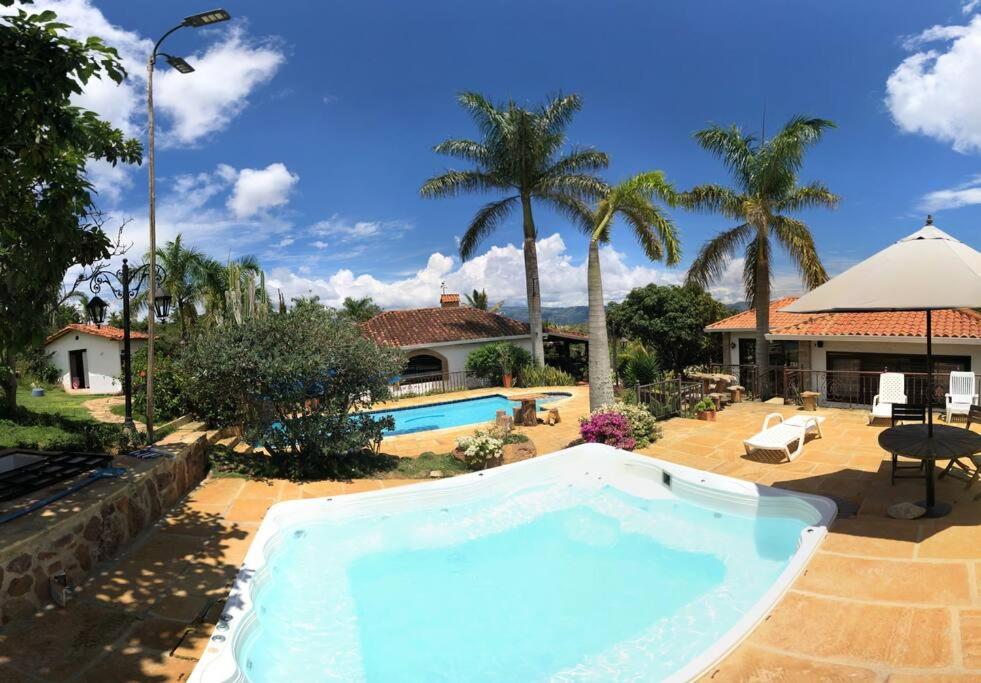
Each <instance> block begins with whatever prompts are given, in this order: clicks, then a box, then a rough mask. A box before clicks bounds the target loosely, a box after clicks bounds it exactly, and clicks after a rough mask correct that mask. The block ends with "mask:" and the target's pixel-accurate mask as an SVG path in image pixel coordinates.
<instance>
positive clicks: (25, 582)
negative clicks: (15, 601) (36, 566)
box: [7, 574, 34, 598]
mask: <svg viewBox="0 0 981 683" xmlns="http://www.w3.org/2000/svg"><path fill="white" fill-rule="evenodd" d="M33 585H34V577H33V576H31V575H30V574H26V575H24V576H18V577H17V578H16V579H14V580H13V581H11V582H10V585H9V586H7V595H9V596H10V597H12V598H16V597H18V596H20V595H24V593H26V592H27V591H29V590H31V586H33Z"/></svg>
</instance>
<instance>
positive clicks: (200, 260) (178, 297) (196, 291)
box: [143, 233, 206, 339]
mask: <svg viewBox="0 0 981 683" xmlns="http://www.w3.org/2000/svg"><path fill="white" fill-rule="evenodd" d="M146 258H147V260H149V254H148V255H147V257H146ZM205 262H206V257H205V255H204V254H203V253H201V252H200V251H199V250H197V249H195V248H194V247H185V246H184V240H183V237H182V236H181V234H180V233H178V234H177V236H176V237H175V238H174V239H173V240H172V241H170V242H167V243H166V244H165V245H164V246H163V247H158V248H157V263H159V264H160V265H161V267H162V268H163V269H164V272H165V274H166V276H165V277H164V279H163V281H162V282H160V283H159V285H158V286H159V287H160V288H161V289H164V290H166V291H167V293H168V294H170V296H171V297H173V299H172V301H173V304H172V305H173V310H174V314H175V315H176V316H177V323H178V325H179V327H180V334H181V339H186V338H187V328H188V323H193V322H194V321H195V320H196V319H197V317H198V311H197V308H196V306H195V303H196V302H197V300H198V298H199V297H200V295H201V292H202V290H203V283H204V273H205V267H204V264H205ZM144 299H145V297H144ZM145 303H146V302H145V301H144V302H143V304H144V305H145Z"/></svg>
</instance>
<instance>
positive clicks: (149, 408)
mask: <svg viewBox="0 0 981 683" xmlns="http://www.w3.org/2000/svg"><path fill="white" fill-rule="evenodd" d="M231 18H232V16H231V15H230V14H229V13H228V12H226V11H225V10H223V9H214V10H210V11H208V12H201V13H200V14H192V15H191V16H189V17H184V21H182V22H181V23H180V24H178V25H177V26H175V27H174V28H172V29H170V30H169V31H167V32H166V33H164V34H163V35H162V36H161V37H160V40H158V41H157V42H156V44H155V45H154V46H153V52H151V53H150V57H149V58H148V59H147V63H146V71H147V79H146V108H147V124H148V125H147V166H148V167H149V172H150V268H149V273H150V300H151V301H154V302H156V297H157V278H156V266H157V215H156V204H157V195H156V176H155V171H154V158H153V147H154V145H153V143H154V140H153V67H154V65H155V64H156V63H157V55H158V54H160V55H163V57H164V59H166V60H167V63H168V64H169V65H170V66H171V67H173V68H174V69H175V70H176V71H177V72H178V73H182V74H189V73H192V72H193V71H194V67H192V66H191V65H190V64H188V63H187V62H186V61H185V60H184V59H183V58H181V57H175V56H174V55H168V54H165V53H162V52H160V45H161V44H162V43H163V42H164V40H166V38H167V36H169V35H170V34H171V33H173V32H174V31H177V30H179V29H182V28H185V27H190V28H200V27H201V26H210V25H211V24H217V23H219V22H222V21H228V20H229V19H231ZM154 308H155V306H151V307H150V312H149V316H148V317H147V322H148V326H147V328H148V329H147V334H148V335H149V338H148V340H147V349H146V438H147V443H149V444H150V445H152V444H153V331H154V317H155V315H154V314H155V313H156V311H154Z"/></svg>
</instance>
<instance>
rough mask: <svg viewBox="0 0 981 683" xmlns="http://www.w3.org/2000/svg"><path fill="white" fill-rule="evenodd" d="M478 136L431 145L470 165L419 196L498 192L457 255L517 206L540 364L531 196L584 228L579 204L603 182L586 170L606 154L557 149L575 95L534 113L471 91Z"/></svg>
mask: <svg viewBox="0 0 981 683" xmlns="http://www.w3.org/2000/svg"><path fill="white" fill-rule="evenodd" d="M459 101H460V104H461V105H462V106H463V108H464V109H466V110H467V112H468V113H469V114H470V116H471V118H472V119H473V121H474V123H475V124H476V125H477V128H478V129H479V130H480V133H481V136H482V137H481V140H480V141H475V140H467V139H463V140H459V139H450V140H446V141H445V142H442V143H440V144H438V145H436V147H435V148H434V151H436V152H438V153H440V154H446V155H448V156H451V157H454V158H456V159H460V160H462V161H466V162H469V163H472V164H473V165H474V166H475V168H473V169H470V170H466V171H456V170H451V171H447V172H446V173H443V174H442V175H438V176H435V177H433V178H430V179H429V180H428V181H426V183H425V184H424V185H423V186H422V188H421V190H420V193H421V194H422V196H423V197H455V196H458V195H461V194H464V193H473V192H484V193H504V194H505V196H504V197H503V198H501V199H496V200H494V201H492V202H490V203H488V204H485V205H484V206H483V207H482V208H481V209H480V210H479V211H477V213H476V214H475V215H474V217H473V219H472V220H471V221H470V225H469V227H468V228H467V231H466V232H465V233H464V235H463V239H462V240H461V242H460V258H462V259H464V260H467V259H469V258H470V257H471V256H473V255H474V253H475V251H476V249H477V247H478V246H479V245H480V243H481V242H482V241H483V240H484V239H485V238H486V237H488V236H489V235H490V234H491V233H493V232H494V231H495V230H496V229H497V228H498V227H499V226H500V225H501V223H502V222H503V221H504V220H505V219H506V218H507V217H508V216H510V215H511V214H512V213H513V212H514V211H516V210H518V209H519V208H520V210H521V215H522V234H523V237H524V244H523V247H524V258H525V290H526V292H527V298H528V322H529V326H530V329H531V338H532V357H533V359H534V362H535V364H536V365H542V364H543V363H544V362H545V353H544V346H543V338H542V304H541V291H540V290H539V286H538V283H539V278H538V253H537V250H536V246H535V240H536V239H537V237H538V231H537V228H536V227H535V219H534V216H533V214H532V200H535V201H536V202H539V203H541V204H545V205H546V206H549V207H551V208H553V209H555V210H557V211H559V212H560V213H562V214H563V215H565V216H567V217H569V218H570V219H572V220H573V222H575V223H577V224H579V225H583V226H586V225H588V224H589V215H588V213H586V214H584V213H582V211H581V210H580V208H581V206H582V204H581V202H576V201H574V200H586V201H591V200H594V199H598V198H599V197H601V196H602V195H603V193H604V192H605V190H606V184H605V183H603V181H601V180H600V179H599V178H596V177H595V176H594V175H592V174H591V173H592V172H593V171H597V170H599V169H602V168H606V166H607V165H608V164H609V159H608V157H607V156H606V154H604V153H602V152H598V151H596V150H593V149H578V148H573V149H572V150H570V151H569V152H568V153H562V150H563V147H564V145H565V129H566V128H567V127H568V125H569V123H570V122H571V121H572V116H573V115H574V114H575V113H576V112H577V111H579V109H580V108H581V107H582V99H581V98H580V97H579V96H578V95H567V96H564V97H562V96H560V97H555V98H553V99H551V100H549V101H548V102H546V103H545V104H544V105H541V106H539V107H537V108H536V109H534V110H529V109H525V108H522V107H519V106H518V105H517V104H516V103H515V102H514V101H513V100H512V101H509V102H507V104H505V105H500V106H495V105H494V104H492V103H491V102H490V101H489V100H487V99H486V98H484V97H483V96H481V95H478V94H477V93H473V92H465V93H463V94H461V95H460V97H459Z"/></svg>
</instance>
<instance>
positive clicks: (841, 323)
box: [705, 296, 981, 398]
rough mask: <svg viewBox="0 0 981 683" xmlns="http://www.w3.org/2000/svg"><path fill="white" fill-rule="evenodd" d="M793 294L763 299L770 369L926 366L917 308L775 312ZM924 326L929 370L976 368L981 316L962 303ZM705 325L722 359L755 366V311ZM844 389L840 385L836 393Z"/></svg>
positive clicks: (919, 369)
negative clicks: (767, 303)
mask: <svg viewBox="0 0 981 683" xmlns="http://www.w3.org/2000/svg"><path fill="white" fill-rule="evenodd" d="M796 300H797V297H793V296H791V297H784V298H782V299H777V300H775V301H771V302H770V332H769V334H767V335H766V338H767V340H768V341H769V353H770V357H769V360H770V367H771V368H782V367H786V368H798V369H800V370H810V371H813V372H814V373H823V372H825V371H830V372H832V373H834V372H839V373H849V374H850V376H851V377H852V378H854V377H858V375H856V374H855V373H863V372H869V373H873V372H874V373H878V372H882V371H884V370H889V371H894V372H903V373H911V374H913V373H925V372H926V313H924V312H923V311H881V312H869V313H788V312H785V311H782V310H781V309H782V308H784V307H786V306H789V305H790V304H791V303H792V302H794V301H796ZM932 330H933V335H932V338H933V353H934V356H933V358H934V372H935V373H936V374H937V375H941V376H942V375H945V374H946V373H949V372H950V371H952V370H972V371H974V372H981V314H978V313H977V312H976V311H973V310H969V309H957V310H954V309H948V310H938V311H934V312H933V325H932ZM705 331H706V332H710V333H714V334H721V335H722V354H723V364H724V365H730V366H752V365H755V364H756V360H755V357H756V337H755V334H756V310H755V309H749V310H747V311H743V312H741V313H737V314H736V315H733V316H730V317H728V318H725V319H724V320H720V321H718V322H715V323H712V324H711V325H709V326H708V327H706V328H705ZM812 374H813V373H812ZM841 376H842V377H845V375H841ZM855 381H856V380H854V379H852V380H851V382H852V383H854V382H855ZM846 389H847V387H842V389H841V391H842V392H845V391H846ZM870 390H871V389H870ZM829 391H830V390H829ZM862 393H863V398H864V393H868V390H866V389H864V388H863V390H862ZM940 396H941V397H942V396H943V394H942V392H941V394H940Z"/></svg>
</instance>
